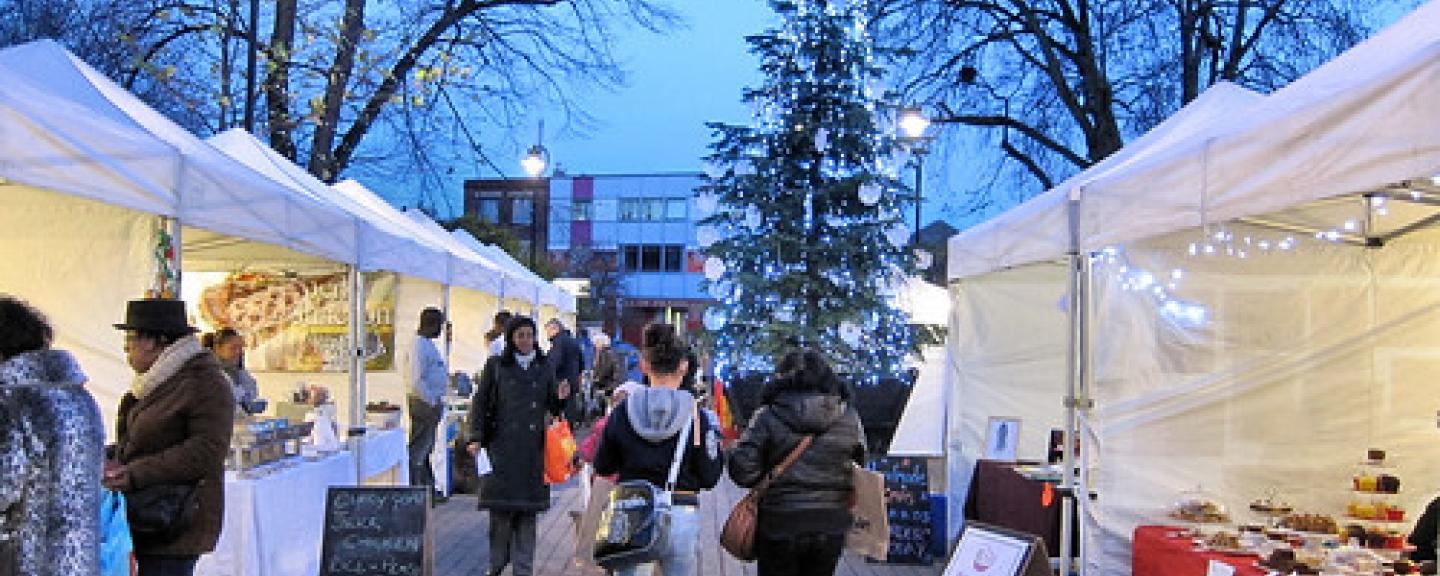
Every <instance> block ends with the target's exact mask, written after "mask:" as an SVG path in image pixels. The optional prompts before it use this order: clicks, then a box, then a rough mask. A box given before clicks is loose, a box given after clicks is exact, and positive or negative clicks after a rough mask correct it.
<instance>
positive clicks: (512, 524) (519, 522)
mask: <svg viewBox="0 0 1440 576" xmlns="http://www.w3.org/2000/svg"><path fill="white" fill-rule="evenodd" d="M537 516H539V514H538V513H535V512H502V511H499V510H491V511H490V574H494V575H498V574H500V572H501V571H503V570H505V565H506V564H513V565H514V566H515V569H514V570H513V571H512V572H511V574H513V575H514V576H531V574H534V573H535V520H536V517H537Z"/></svg>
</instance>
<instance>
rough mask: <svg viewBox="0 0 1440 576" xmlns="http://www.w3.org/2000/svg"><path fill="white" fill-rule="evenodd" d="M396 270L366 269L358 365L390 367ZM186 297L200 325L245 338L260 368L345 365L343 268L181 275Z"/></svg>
mask: <svg viewBox="0 0 1440 576" xmlns="http://www.w3.org/2000/svg"><path fill="white" fill-rule="evenodd" d="M395 281H396V278H395V275H394V274H390V273H375V274H366V275H365V316H366V322H365V357H366V360H365V369H366V370H391V369H393V367H394V350H395ZM185 288H186V292H187V293H193V292H192V291H193V290H197V289H198V291H199V294H198V297H195V298H187V300H188V301H189V302H191V305H192V306H194V307H196V308H198V310H197V312H198V313H197V314H195V316H196V318H195V319H196V321H197V322H198V325H199V326H200V327H201V328H203V329H205V330H206V331H213V330H218V329H220V328H227V327H228V328H234V329H236V330H238V331H239V332H240V334H242V335H243V336H244V337H245V367H246V368H248V369H249V370H251V371H266V372H344V371H346V369H347V368H348V366H347V363H346V355H345V351H346V349H347V340H348V335H349V322H350V290H349V283H348V280H347V276H346V274H345V273H344V272H333V273H320V274H295V273H273V272H253V271H247V272H233V273H229V274H215V273H197V274H193V275H192V274H186V278H185Z"/></svg>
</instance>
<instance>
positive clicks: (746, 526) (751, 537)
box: [720, 436, 815, 562]
mask: <svg viewBox="0 0 1440 576" xmlns="http://www.w3.org/2000/svg"><path fill="white" fill-rule="evenodd" d="M814 439H815V437H814V436H806V437H804V438H802V439H800V444H799V445H797V446H795V448H794V449H792V450H790V454H789V455H787V456H785V460H783V461H781V462H780V464H779V465H778V466H776V467H775V468H774V469H772V470H770V473H769V474H766V475H765V479H764V480H761V481H760V483H759V484H756V485H755V487H754V488H751V489H750V493H748V494H746V495H745V497H744V498H741V499H740V501H739V502H736V503H735V507H734V508H731V509H730V517H729V518H726V519H725V526H724V527H722V528H721V529H720V546H721V547H722V548H724V549H725V551H726V552H729V553H730V555H731V556H734V557H735V558H737V559H740V560H744V561H746V562H750V561H752V560H754V559H755V520H756V516H757V514H758V512H759V510H758V508H759V505H760V497H761V496H764V495H765V490H766V489H767V488H769V487H770V483H771V482H774V481H775V479H776V478H779V477H780V475H782V474H784V473H785V470H787V469H789V468H790V465H791V464H794V463H795V461H796V460H799V459H800V454H801V453H803V452H805V449H806V448H809V447H810V441H811V440H814Z"/></svg>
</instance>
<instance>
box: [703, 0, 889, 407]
mask: <svg viewBox="0 0 1440 576" xmlns="http://www.w3.org/2000/svg"><path fill="white" fill-rule="evenodd" d="M770 6H771V8H772V9H774V10H775V11H776V12H778V13H779V14H780V16H781V17H782V20H783V22H782V24H781V25H780V26H779V27H778V28H775V29H771V30H768V31H766V32H765V33H764V34H761V35H758V36H753V37H751V38H749V42H750V44H751V51H752V52H753V53H755V54H756V55H757V56H759V58H760V60H761V70H762V71H763V72H764V73H765V76H766V80H765V81H764V83H763V85H761V86H760V87H758V88H750V89H747V90H746V91H745V94H744V100H745V101H746V102H747V103H748V104H749V105H750V107H751V109H752V110H753V111H754V121H753V124H752V125H750V126H734V125H725V124H712V125H711V128H712V129H713V130H714V131H715V135H716V141H715V142H714V143H713V144H712V145H711V150H712V154H711V155H710V156H709V157H708V158H707V161H708V163H709V168H708V169H707V179H706V184H705V185H704V186H702V187H701V189H700V191H699V196H698V197H697V200H696V205H697V207H698V208H699V209H700V210H701V213H702V214H708V216H707V217H706V218H705V219H704V220H702V221H701V226H700V227H699V228H698V229H697V232H696V235H697V240H698V241H699V244H700V246H701V247H702V248H703V249H704V250H705V254H706V256H707V258H706V261H705V275H706V278H707V280H706V283H705V288H706V290H708V291H709V293H710V294H711V295H712V296H713V297H715V299H716V300H717V301H718V302H719V303H718V304H716V305H712V306H710V307H709V308H708V309H707V310H706V313H705V316H704V323H705V326H706V328H708V329H709V330H711V331H712V332H713V333H714V335H715V338H716V339H715V347H716V355H715V359H716V363H717V369H718V371H719V373H720V374H721V375H722V376H728V375H731V374H735V373H751V372H768V371H770V370H772V369H773V367H774V362H775V361H776V360H778V356H779V355H780V354H783V353H784V352H786V351H788V350H790V349H793V348H794V347H797V346H803V347H808V348H814V349H816V350H819V351H821V352H823V353H825V354H826V355H827V356H829V357H830V359H831V361H832V362H833V363H834V364H835V366H836V369H837V371H840V372H844V373H849V374H851V375H852V377H853V378H854V380H855V382H856V383H860V384H863V383H867V382H868V383H873V382H876V381H878V380H879V379H881V378H890V377H898V376H901V374H902V373H903V372H904V370H905V360H906V356H907V355H908V354H910V353H911V351H912V341H913V340H914V330H913V328H912V327H911V326H908V325H907V324H906V317H905V315H904V313H903V312H901V311H900V310H897V309H896V308H895V307H894V305H893V302H892V300H891V298H890V296H891V295H893V294H894V291H895V290H896V289H898V288H899V287H900V285H901V284H902V283H903V282H904V280H905V278H906V277H907V276H910V275H912V274H913V273H914V266H915V262H914V256H913V254H911V253H910V252H909V251H907V250H906V244H907V242H909V238H910V235H911V230H910V228H909V227H908V226H906V224H905V222H904V216H903V215H904V214H906V213H907V212H906V211H907V209H908V208H907V207H908V206H912V204H910V203H911V202H913V201H914V195H913V193H911V192H910V190H909V188H908V187H906V186H905V185H904V184H903V183H902V182H901V181H900V179H899V172H900V170H901V169H903V168H904V166H905V165H906V163H907V153H906V152H905V148H904V146H903V145H902V142H901V140H900V138H899V137H898V136H897V135H895V133H894V132H895V130H894V128H895V117H896V114H897V113H898V109H897V107H896V106H894V105H891V104H887V103H886V102H885V101H884V98H885V97H886V96H887V94H886V93H885V88H884V84H883V82H882V80H881V78H882V76H883V70H882V69H881V68H880V66H879V64H880V58H881V57H882V56H883V54H881V53H880V52H879V51H878V50H877V49H876V48H875V47H874V45H873V42H872V40H871V38H870V36H869V25H870V19H869V14H870V7H869V6H868V3H867V2H864V1H861V0H852V1H849V2H845V1H840V0H830V1H828V2H827V1H825V0H791V1H780V0H772V1H771V2H770Z"/></svg>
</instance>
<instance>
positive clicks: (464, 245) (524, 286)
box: [404, 209, 545, 305]
mask: <svg viewBox="0 0 1440 576" xmlns="http://www.w3.org/2000/svg"><path fill="white" fill-rule="evenodd" d="M404 215H405V216H407V217H409V218H410V220H411V221H413V222H414V223H415V224H416V225H417V226H420V227H422V228H425V229H427V230H430V231H431V233H433V234H436V235H437V236H444V237H445V239H446V241H447V242H448V243H450V244H451V245H453V246H457V247H458V248H457V249H462V250H467V251H470V252H474V253H476V254H479V255H480V256H482V257H484V258H485V259H486V260H488V261H490V262H491V263H494V264H495V266H496V267H497V268H499V269H500V270H502V271H503V276H504V281H505V296H506V297H507V298H515V297H519V298H525V299H528V300H530V301H531V302H534V303H535V304H536V305H539V304H542V303H544V298H543V296H542V294H543V292H544V290H545V280H544V279H542V278H540V277H539V276H536V275H535V273H534V272H531V271H530V270H529V269H528V268H525V267H524V266H521V265H520V264H519V263H518V262H515V260H514V259H513V258H511V257H510V255H509V254H506V253H505V251H504V250H501V249H499V248H496V247H493V246H488V245H486V244H485V243H483V242H480V241H479V240H477V239H475V238H474V237H472V236H470V235H469V234H468V233H465V232H460V231H447V230H445V228H444V227H442V226H440V224H439V223H437V222H435V220H433V219H431V218H430V216H428V215H426V214H425V213H424V212H421V211H419V210H412V209H406V210H405V211H404ZM466 238H468V239H469V241H467V240H466Z"/></svg>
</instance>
